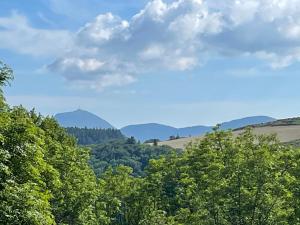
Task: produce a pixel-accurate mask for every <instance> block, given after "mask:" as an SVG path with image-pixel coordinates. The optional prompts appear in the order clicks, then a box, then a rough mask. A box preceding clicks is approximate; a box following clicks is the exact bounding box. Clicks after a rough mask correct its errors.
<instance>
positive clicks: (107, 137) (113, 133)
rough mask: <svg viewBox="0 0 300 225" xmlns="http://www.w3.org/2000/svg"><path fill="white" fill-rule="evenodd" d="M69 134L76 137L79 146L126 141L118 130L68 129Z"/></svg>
mask: <svg viewBox="0 0 300 225" xmlns="http://www.w3.org/2000/svg"><path fill="white" fill-rule="evenodd" d="M66 130H67V132H68V134H70V135H72V136H74V137H75V138H76V139H77V141H78V144H79V145H94V144H101V143H105V142H108V141H112V140H124V139H125V138H124V136H123V134H122V133H121V131H120V130H117V129H96V128H94V129H89V128H78V127H68V128H66Z"/></svg>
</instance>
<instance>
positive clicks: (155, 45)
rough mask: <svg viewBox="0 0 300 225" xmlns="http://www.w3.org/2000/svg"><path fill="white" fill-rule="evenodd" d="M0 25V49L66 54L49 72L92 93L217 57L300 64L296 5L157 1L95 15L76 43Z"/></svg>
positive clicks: (13, 21)
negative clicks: (130, 12)
mask: <svg viewBox="0 0 300 225" xmlns="http://www.w3.org/2000/svg"><path fill="white" fill-rule="evenodd" d="M55 1H56V0H55ZM55 1H54V2H55ZM56 2H58V1H56ZM0 26H1V27H2V29H1V30H0V41H1V42H0V47H2V48H10V49H14V50H16V51H19V52H22V53H28V54H34V55H41V54H52V55H55V53H57V52H59V51H58V50H62V51H61V52H63V54H57V55H56V56H57V57H56V60H55V61H54V62H53V63H52V64H51V65H50V66H49V68H50V69H51V70H52V71H55V72H58V73H61V74H62V75H63V76H64V77H65V78H66V79H67V80H68V81H70V82H72V83H73V84H74V85H79V86H80V87H83V86H86V87H88V88H92V89H103V88H106V87H110V86H121V85H126V84H129V83H132V82H133V81H135V80H136V79H137V76H138V75H139V74H143V73H145V72H149V71H151V72H153V73H155V72H156V71H178V70H179V71H185V70H192V69H195V68H196V67H198V66H199V65H203V64H204V63H205V62H206V61H207V60H210V59H211V60H213V58H214V57H216V56H223V57H230V56H231V55H232V54H234V55H245V54H247V55H249V56H252V57H256V58H258V59H261V60H264V61H266V62H267V63H268V65H270V67H271V68H273V69H279V68H283V67H287V66H289V65H291V64H292V63H295V62H298V61H299V60H300V51H299V50H300V1H299V0H251V1H250V0H223V1H211V0H168V1H166V0H165V1H164V0H152V1H149V3H148V4H147V5H146V6H145V7H144V8H143V9H142V10H141V11H140V12H138V13H137V14H136V15H134V16H132V17H131V18H130V19H127V20H126V19H123V18H121V17H120V16H118V15H113V14H112V13H106V14H101V15H98V16H97V17H96V18H95V19H94V20H92V21H91V22H89V23H87V24H86V25H84V26H83V27H82V28H80V29H78V32H77V33H74V34H73V37H72V40H70V34H69V33H68V32H67V31H58V30H56V31H52V30H51V31H50V30H42V29H35V28H32V27H31V26H30V25H29V23H28V22H27V20H26V19H25V18H24V17H22V16H20V15H13V16H12V17H10V18H1V19H0ZM3 28H4V29H3ZM9 37H13V38H12V40H9ZM20 37H22V38H20ZM23 37H24V38H23ZM73 42H74V43H75V44H74V45H71V46H72V48H69V51H67V52H66V51H64V50H65V49H68V47H66V46H70V43H73ZM46 43H47V44H46ZM54 43H56V44H54ZM54 46H55V47H54Z"/></svg>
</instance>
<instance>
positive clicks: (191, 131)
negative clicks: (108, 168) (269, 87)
mask: <svg viewBox="0 0 300 225" xmlns="http://www.w3.org/2000/svg"><path fill="white" fill-rule="evenodd" d="M275 120H276V119H274V118H272V117H268V116H253V117H245V118H242V119H236V120H232V121H229V122H224V123H221V124H220V129H223V130H228V129H236V128H239V127H244V126H249V125H254V124H262V123H269V122H273V121H275ZM212 129H213V126H201V125H200V126H192V127H184V128H175V127H171V126H167V125H163V124H157V123H149V124H137V125H129V126H126V127H123V128H122V129H121V131H122V133H123V134H124V135H125V136H133V137H135V138H136V139H138V140H140V141H145V140H148V139H154V138H155V139H159V140H167V139H169V137H170V136H177V135H179V136H180V137H189V136H191V137H194V136H199V135H202V134H205V133H207V132H210V131H212Z"/></svg>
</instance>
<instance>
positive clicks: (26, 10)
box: [0, 0, 300, 127]
mask: <svg viewBox="0 0 300 225" xmlns="http://www.w3.org/2000/svg"><path fill="white" fill-rule="evenodd" d="M0 60H2V61H4V62H5V63H7V64H9V65H10V66H11V67H12V68H13V69H14V71H15V80H14V82H13V83H12V86H11V87H8V88H6V89H5V94H6V96H7V101H8V102H9V103H10V104H12V105H19V104H22V105H23V106H25V107H27V108H32V107H35V108H36V109H37V110H38V111H40V112H41V113H43V114H45V115H53V114H55V113H58V112H64V111H72V110H75V109H77V108H79V107H80V108H82V109H86V110H89V111H91V112H94V113H96V114H98V115H99V116H101V117H102V118H104V119H106V120H108V121H109V122H111V123H112V124H113V125H114V126H116V127H122V126H125V125H128V124H137V123H147V122H159V123H164V124H168V125H172V126H176V127H184V126H191V125H200V124H203V125H214V124H216V123H219V122H222V121H227V120H231V119H236V118H240V117H245V116H252V115H268V116H273V117H276V118H284V117H291V116H299V111H300V104H299V97H300V92H299V91H298V90H299V83H300V76H299V72H298V71H299V69H300V64H299V60H300V2H299V1H296V0H281V1H276V0H253V1H247V0H239V1H238V0H224V1H218V0H210V1H208V0H203V1H201V0H168V1H166V0H165V1H163V0H154V1H146V0H139V1H136V0H126V1H123V0H110V1H105V0H27V1H26V4H25V3H24V1H18V0H1V1H0Z"/></svg>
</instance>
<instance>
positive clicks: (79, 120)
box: [54, 109, 114, 129]
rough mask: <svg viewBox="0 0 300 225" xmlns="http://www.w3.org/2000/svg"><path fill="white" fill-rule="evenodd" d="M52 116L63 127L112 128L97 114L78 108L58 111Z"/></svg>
mask: <svg viewBox="0 0 300 225" xmlns="http://www.w3.org/2000/svg"><path fill="white" fill-rule="evenodd" d="M54 117H55V119H56V120H57V121H58V123H59V124H60V125H61V126H63V127H78V128H85V127H87V128H102V129H108V128H114V127H113V126H112V125H111V124H109V123H108V122H107V121H105V120H103V119H101V118H100V117H98V116H97V115H95V114H92V113H90V112H88V111H84V110H80V109H79V110H76V111H73V112H65V113H59V114H56V115H55V116H54Z"/></svg>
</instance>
